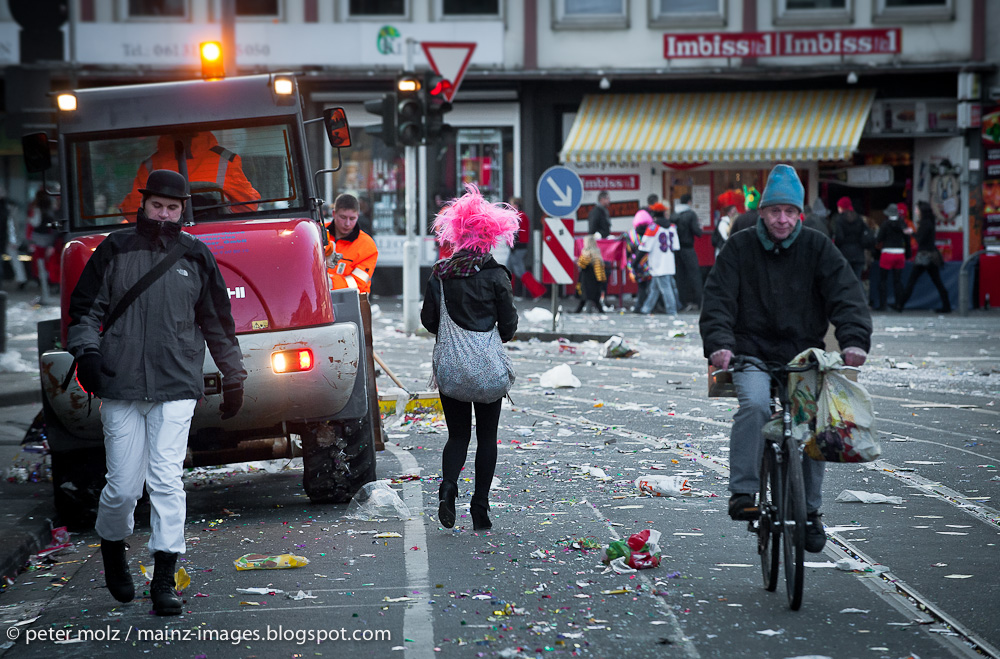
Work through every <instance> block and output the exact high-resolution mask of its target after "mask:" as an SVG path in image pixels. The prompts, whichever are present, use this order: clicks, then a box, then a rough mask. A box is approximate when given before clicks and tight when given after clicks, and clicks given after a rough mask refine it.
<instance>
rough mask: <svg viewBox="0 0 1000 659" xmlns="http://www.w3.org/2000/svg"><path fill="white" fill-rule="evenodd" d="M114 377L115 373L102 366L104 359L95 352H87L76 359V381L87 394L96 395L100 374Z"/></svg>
mask: <svg viewBox="0 0 1000 659" xmlns="http://www.w3.org/2000/svg"><path fill="white" fill-rule="evenodd" d="M102 373H103V374H104V375H107V376H108V377H114V376H115V372H114V371H112V370H111V369H110V368H108V367H107V366H105V365H104V358H103V357H101V353H100V352H98V351H97V350H88V351H86V352H84V353H83V354H82V355H80V356H79V357H77V358H76V379H77V380H79V382H80V386H81V387H83V390H84V391H86V392H87V393H88V394H93V393H97V389H98V388H99V387H100V386H101V374H102Z"/></svg>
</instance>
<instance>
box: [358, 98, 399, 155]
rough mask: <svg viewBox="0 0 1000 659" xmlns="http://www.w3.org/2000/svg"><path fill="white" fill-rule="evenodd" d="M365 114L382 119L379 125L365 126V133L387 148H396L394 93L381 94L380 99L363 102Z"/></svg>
mask: <svg viewBox="0 0 1000 659" xmlns="http://www.w3.org/2000/svg"><path fill="white" fill-rule="evenodd" d="M365 112H370V113H371V114H376V115H378V116H380V117H382V123H381V124H375V125H374V126H365V132H366V133H368V134H369V135H373V136H375V137H376V138H378V139H380V140H382V142H383V143H384V144H385V145H386V146H387V147H389V148H391V149H395V148H396V93H395V92H389V93H388V94H382V98H377V99H374V100H371V101H365Z"/></svg>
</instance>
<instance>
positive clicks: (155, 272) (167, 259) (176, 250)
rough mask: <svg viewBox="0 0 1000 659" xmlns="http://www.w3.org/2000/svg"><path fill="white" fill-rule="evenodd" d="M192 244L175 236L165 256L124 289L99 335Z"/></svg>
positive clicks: (182, 236)
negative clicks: (174, 240) (175, 238)
mask: <svg viewBox="0 0 1000 659" xmlns="http://www.w3.org/2000/svg"><path fill="white" fill-rule="evenodd" d="M193 246H194V243H193V242H189V241H188V240H186V239H185V238H184V234H181V235H179V236H177V242H175V243H174V245H173V247H171V248H170V251H168V252H167V254H166V256H164V257H163V259H162V260H161V261H160V262H159V263H157V264H156V265H155V266H153V268H152V269H151V270H150V271H149V272H147V273H146V274H144V275H143V276H142V278H141V279H139V281H137V282H135V283H134V284H133V285H132V288H130V289H128V291H126V293H125V295H123V296H122V299H120V300H118V304H116V305H115V308H114V310H113V311H112V312H111V315H110V316H108V318H107V320H105V321H104V327H103V328H102V329H101V336H104V335H105V334H106V333H107V331H108V330H109V329H110V328H111V326H112V325H114V323H115V321H116V320H118V318H119V317H120V316H121V315H122V314H123V313H125V310H126V309H128V308H129V306H130V305H131V304H132V303H133V302H135V300H136V298H138V297H139V296H140V295H142V294H143V292H144V291H145V290H146V289H147V288H149V287H150V285H152V283H153V282H154V281H156V280H157V279H159V278H160V277H162V276H163V273H165V272H166V271H167V270H169V269H170V266H172V265H173V264H175V263H177V261H178V260H179V259H180V258H181V257H182V256H184V255H185V254H186V253H187V252H188V250H189V249H191V247H193Z"/></svg>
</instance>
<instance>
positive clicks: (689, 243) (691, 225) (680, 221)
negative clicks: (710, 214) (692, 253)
mask: <svg viewBox="0 0 1000 659" xmlns="http://www.w3.org/2000/svg"><path fill="white" fill-rule="evenodd" d="M671 221H672V222H673V223H674V224H675V225H677V245H678V247H680V248H681V249H690V248H693V247H694V239H695V238H696V237H698V236H700V235H701V222H700V221H699V220H698V214H697V213H695V212H694V211H693V210H692V209H691V207H690V206H688V205H687V204H677V213H676V214H675V215H674V216H673V217H672V218H671Z"/></svg>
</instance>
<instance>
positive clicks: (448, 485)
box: [438, 481, 458, 529]
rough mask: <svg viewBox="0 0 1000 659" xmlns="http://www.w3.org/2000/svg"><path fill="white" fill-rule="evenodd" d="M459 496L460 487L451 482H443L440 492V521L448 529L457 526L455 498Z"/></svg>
mask: <svg viewBox="0 0 1000 659" xmlns="http://www.w3.org/2000/svg"><path fill="white" fill-rule="evenodd" d="M457 496H458V485H456V484H455V483H452V482H451V481H441V489H440V490H438V521H440V522H441V526H443V527H445V528H446V529H450V528H452V527H453V526H455V498H456V497H457Z"/></svg>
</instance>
